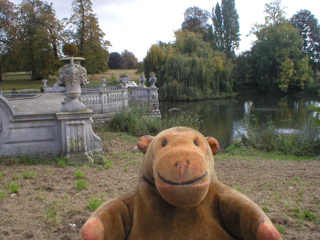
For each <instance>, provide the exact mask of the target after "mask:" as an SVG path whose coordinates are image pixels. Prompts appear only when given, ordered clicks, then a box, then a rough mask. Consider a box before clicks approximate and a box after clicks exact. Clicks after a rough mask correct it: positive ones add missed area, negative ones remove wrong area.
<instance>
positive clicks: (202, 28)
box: [181, 7, 210, 41]
mask: <svg viewBox="0 0 320 240" xmlns="http://www.w3.org/2000/svg"><path fill="white" fill-rule="evenodd" d="M209 18H210V13H209V12H208V11H205V10H202V9H200V8H198V7H189V8H187V9H186V10H185V12H184V21H183V23H182V25H181V28H182V30H183V31H189V32H194V33H199V34H201V35H202V39H203V40H205V41H208V28H209V24H208V19H209Z"/></svg>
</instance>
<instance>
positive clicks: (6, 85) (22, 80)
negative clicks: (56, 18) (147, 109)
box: [0, 69, 140, 93]
mask: <svg viewBox="0 0 320 240" xmlns="http://www.w3.org/2000/svg"><path fill="white" fill-rule="evenodd" d="M123 73H124V74H127V75H128V76H129V78H130V80H131V81H136V82H138V80H139V77H140V75H139V74H136V69H128V70H125V69H114V70H108V71H107V72H105V73H99V74H88V78H89V82H90V83H89V85H88V86H100V85H101V78H106V79H107V84H108V85H110V84H111V83H113V85H119V84H120V82H119V77H120V75H121V74H123ZM56 79H57V76H50V77H49V78H48V82H47V86H48V87H52V86H53V85H54V84H55V83H56V81H57V80H56ZM2 80H3V81H1V82H0V90H4V91H6V93H10V92H11V91H12V88H15V89H16V90H20V89H38V90H39V91H40V89H41V88H42V87H43V82H42V81H41V80H32V79H31V78H30V74H27V73H24V72H17V73H9V75H8V76H6V75H2Z"/></svg>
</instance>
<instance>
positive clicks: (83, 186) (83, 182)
mask: <svg viewBox="0 0 320 240" xmlns="http://www.w3.org/2000/svg"><path fill="white" fill-rule="evenodd" d="M87 188H88V186H87V181H86V180H84V179H80V180H77V182H76V189H78V190H83V189H87Z"/></svg>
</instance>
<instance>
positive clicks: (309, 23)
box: [290, 9, 320, 69]
mask: <svg viewBox="0 0 320 240" xmlns="http://www.w3.org/2000/svg"><path fill="white" fill-rule="evenodd" d="M290 22H291V24H292V25H293V26H295V27H296V28H297V29H298V31H299V33H300V36H301V38H302V39H303V47H302V50H303V52H304V53H307V54H309V56H310V58H311V59H312V61H313V63H314V64H317V65H318V66H317V68H318V69H320V65H319V64H320V26H319V23H318V20H317V19H316V18H315V16H314V15H313V14H312V13H311V12H310V11H309V10H305V9H304V10H300V11H298V12H297V13H296V14H294V15H293V16H292V17H291V19H290Z"/></svg>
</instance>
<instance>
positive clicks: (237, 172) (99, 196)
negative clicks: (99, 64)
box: [0, 133, 320, 240]
mask: <svg viewBox="0 0 320 240" xmlns="http://www.w3.org/2000/svg"><path fill="white" fill-rule="evenodd" d="M100 137H101V138H102V139H103V140H104V150H105V152H106V154H105V157H106V159H107V160H109V162H112V163H113V166H112V164H111V166H112V167H111V166H110V165H109V166H106V168H105V167H104V166H103V165H100V166H80V167H76V166H64V167H59V166H58V165H32V166H30V165H22V164H11V165H6V164H4V163H2V164H0V174H1V177H0V199H1V200H0V216H1V217H0V240H4V239H6V240H7V239H15V240H19V239H65V240H67V239H78V238H79V231H80V229H81V227H82V225H83V224H84V222H85V221H86V220H87V218H88V217H89V216H90V214H91V213H92V210H89V209H88V207H87V206H88V205H89V203H92V202H93V199H95V200H97V201H99V200H100V201H107V200H109V199H112V198H115V197H117V196H119V195H121V194H123V193H125V192H127V191H128V190H129V189H132V188H134V187H135V185H136V184H137V181H138V175H139V169H140V162H141V160H142V157H143V156H142V154H141V153H139V152H137V150H135V149H134V146H135V144H136V141H137V139H136V138H133V137H129V138H128V137H126V136H125V135H121V134H107V133H103V134H101V135H100ZM108 167H109V168H108ZM110 167H111V168H110ZM215 167H216V172H217V175H218V178H219V179H220V181H221V182H223V183H225V184H227V185H229V186H231V187H233V188H235V189H237V190H238V191H241V192H243V193H244V194H246V195H248V196H249V197H250V198H251V199H252V200H253V201H254V202H256V203H257V204H258V205H259V206H260V207H261V208H262V209H263V210H264V211H265V212H266V213H267V215H268V216H269V217H270V219H271V220H272V221H273V223H274V224H275V225H276V226H277V227H278V229H279V230H280V231H281V232H282V235H283V238H284V239H308V240H309V239H310V240H311V239H312V240H314V239H320V174H319V173H320V172H319V169H320V161H319V160H312V161H290V160H286V161H283V160H268V159H259V158H256V159H245V158H236V157H230V156H227V155H221V156H217V157H216V165H215ZM76 172H78V173H79V172H81V173H83V174H84V176H79V175H81V174H78V175H77V173H76ZM81 181H82V182H84V183H82V184H79V182H81ZM83 185H84V186H83ZM14 186H18V189H17V191H16V192H15V191H13V190H15V189H14Z"/></svg>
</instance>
